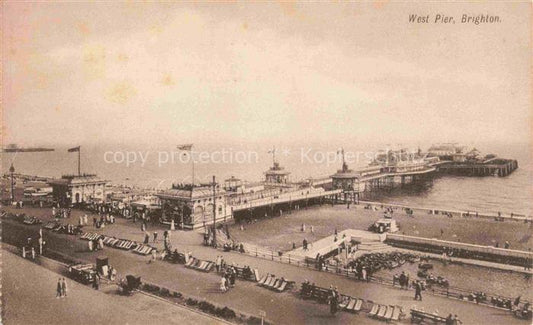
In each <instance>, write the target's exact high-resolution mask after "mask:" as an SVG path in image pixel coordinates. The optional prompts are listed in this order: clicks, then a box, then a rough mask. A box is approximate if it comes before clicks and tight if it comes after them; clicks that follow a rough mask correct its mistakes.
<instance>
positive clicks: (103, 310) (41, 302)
mask: <svg viewBox="0 0 533 325" xmlns="http://www.w3.org/2000/svg"><path fill="white" fill-rule="evenodd" d="M2 263H3V268H2V273H3V279H2V295H3V315H2V316H3V319H2V323H3V324H6V325H11V324H65V325H70V324H176V325H177V324H198V325H204V324H205V325H207V324H217V323H218V321H217V320H215V319H214V318H211V317H207V316H204V315H201V314H198V313H195V312H192V311H190V310H188V309H185V308H180V307H175V306H172V305H170V304H168V303H166V302H162V301H160V300H158V299H154V298H151V297H149V296H146V295H142V294H138V295H133V296H131V297H125V296H121V295H118V294H117V293H116V292H114V291H115V289H116V288H117V287H116V286H114V285H113V286H112V287H113V288H109V289H110V290H112V291H111V292H107V293H106V292H103V291H104V290H105V289H103V290H102V291H96V290H93V289H91V288H90V287H89V286H86V285H82V284H79V283H77V282H75V281H73V280H71V279H69V278H66V279H67V297H66V298H56V293H55V288H56V284H57V280H58V278H59V277H60V276H61V275H60V274H58V273H55V272H53V271H50V270H48V269H46V268H44V267H41V266H39V265H37V264H35V263H32V262H30V261H28V260H24V259H23V258H21V257H20V256H15V255H13V253H11V252H9V251H7V250H6V249H3V250H2Z"/></svg>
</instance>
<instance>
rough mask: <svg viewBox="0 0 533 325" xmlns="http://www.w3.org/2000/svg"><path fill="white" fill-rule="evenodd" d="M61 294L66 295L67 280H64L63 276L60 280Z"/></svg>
mask: <svg viewBox="0 0 533 325" xmlns="http://www.w3.org/2000/svg"><path fill="white" fill-rule="evenodd" d="M61 295H62V296H63V297H66V296H67V281H65V278H63V282H61Z"/></svg>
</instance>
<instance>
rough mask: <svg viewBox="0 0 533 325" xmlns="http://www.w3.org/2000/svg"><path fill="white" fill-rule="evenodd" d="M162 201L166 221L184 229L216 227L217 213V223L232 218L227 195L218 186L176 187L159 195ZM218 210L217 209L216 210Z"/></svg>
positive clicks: (188, 185)
mask: <svg viewBox="0 0 533 325" xmlns="http://www.w3.org/2000/svg"><path fill="white" fill-rule="evenodd" d="M156 196H157V197H158V198H159V199H160V201H161V209H162V216H161V218H162V220H163V221H164V222H171V221H172V220H174V224H175V225H176V226H179V227H181V228H182V229H195V228H200V227H205V226H206V225H210V224H213V210H214V211H215V219H216V222H220V221H223V222H226V221H228V220H229V219H231V218H232V214H231V209H228V206H227V192H226V191H225V190H224V189H223V188H221V187H219V186H218V185H217V186H216V187H215V190H213V186H212V185H209V184H205V185H194V186H192V185H190V184H186V185H176V186H173V187H172V189H169V190H166V191H163V192H160V193H157V194H156ZM214 206H216V208H215V209H213V208H214Z"/></svg>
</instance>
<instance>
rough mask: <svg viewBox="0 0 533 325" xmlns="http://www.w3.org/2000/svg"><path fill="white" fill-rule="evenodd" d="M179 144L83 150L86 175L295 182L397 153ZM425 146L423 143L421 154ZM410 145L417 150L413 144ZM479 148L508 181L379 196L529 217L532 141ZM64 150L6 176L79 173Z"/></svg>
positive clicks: (123, 180) (159, 183) (442, 180)
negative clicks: (504, 163)
mask: <svg viewBox="0 0 533 325" xmlns="http://www.w3.org/2000/svg"><path fill="white" fill-rule="evenodd" d="M178 145H179V144H178ZM178 145H174V144H172V145H169V144H157V145H156V144H147V145H146V144H145V145H122V144H121V145H116V144H115V145H111V144H99V145H82V146H81V153H80V157H81V159H80V167H81V172H82V173H93V174H97V175H98V176H100V177H101V178H104V179H106V180H109V181H110V182H111V183H114V184H117V185H124V186H130V187H142V188H153V189H165V188H170V186H171V184H173V183H189V182H190V181H191V179H192V176H193V175H194V179H195V183H208V182H211V181H212V177H213V176H215V177H216V181H217V182H223V181H224V180H225V179H227V178H230V177H232V176H234V177H236V178H238V179H241V180H244V181H249V182H256V181H260V180H262V179H263V177H264V172H265V171H266V170H268V168H270V167H271V166H272V164H273V161H274V160H275V161H276V162H278V163H279V165H280V166H282V167H283V168H285V170H286V171H288V172H290V179H291V180H292V181H298V180H305V179H308V178H323V177H328V176H330V175H332V174H334V173H335V172H336V170H337V169H340V168H341V165H342V159H343V158H342V157H343V155H342V154H341V152H342V151H343V152H344V160H345V162H346V163H347V164H348V166H349V167H350V168H357V167H363V166H366V165H367V164H368V163H369V162H370V160H371V159H372V157H373V156H374V155H375V154H376V153H377V152H379V150H382V149H385V148H394V146H390V145H386V144H379V143H374V144H371V143H357V142H348V143H341V144H338V143H337V144H330V143H318V144H312V145H307V144H304V145H301V144H293V143H290V144H285V143H275V144H274V145H272V144H271V143H244V142H243V143H229V144H228V143H209V144H202V143H197V144H194V145H193V147H192V156H191V155H190V153H189V151H181V150H178V148H177V147H178ZM341 146H342V148H341ZM406 147H408V146H406ZM428 147H429V145H426V146H425V147H424V146H420V148H421V150H422V151H423V150H424V149H427V148H428ZM410 148H413V150H417V149H418V147H417V146H416V145H415V146H411V147H410ZM476 148H477V149H478V150H480V151H481V152H482V153H484V154H488V153H494V154H497V155H498V156H499V157H502V158H512V159H517V160H518V164H519V168H518V169H517V170H516V171H515V172H513V173H512V174H511V175H509V176H507V177H493V176H489V177H459V176H448V175H447V176H441V177H436V178H435V179H434V180H433V181H432V182H430V183H429V184H428V185H427V186H424V187H421V188H416V189H414V190H413V189H404V190H395V191H392V192H387V193H382V194H380V195H379V196H377V198H376V200H379V201H382V202H384V203H397V204H404V205H410V206H415V207H428V208H438V209H455V210H468V211H479V212H496V211H500V212H502V213H516V214H525V215H532V207H533V203H532V202H533V200H532V199H533V187H532V184H533V182H532V180H533V161H532V157H531V147H530V146H529V144H512V145H510V144H507V145H502V144H500V145H496V144H491V143H487V144H477V145H476ZM67 149H68V147H65V146H58V147H55V151H49V152H20V153H2V157H1V158H2V173H3V174H5V173H7V172H8V170H9V167H10V165H11V164H13V166H14V168H15V172H16V173H21V174H27V175H38V176H46V177H60V176H61V175H64V174H75V173H77V168H78V160H77V159H78V154H77V153H69V152H67ZM185 149H187V148H185ZM272 152H274V154H273V153H272ZM193 160H194V163H193Z"/></svg>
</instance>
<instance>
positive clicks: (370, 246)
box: [357, 241, 395, 254]
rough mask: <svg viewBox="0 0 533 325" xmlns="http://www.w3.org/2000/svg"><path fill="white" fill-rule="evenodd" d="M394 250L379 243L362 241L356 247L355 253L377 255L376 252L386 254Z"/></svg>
mask: <svg viewBox="0 0 533 325" xmlns="http://www.w3.org/2000/svg"><path fill="white" fill-rule="evenodd" d="M392 250H395V248H394V247H392V246H389V245H387V244H384V243H382V242H379V241H364V242H362V243H361V244H359V245H358V247H357V251H358V252H359V251H362V252H364V253H365V254H366V253H378V252H388V251H392Z"/></svg>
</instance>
